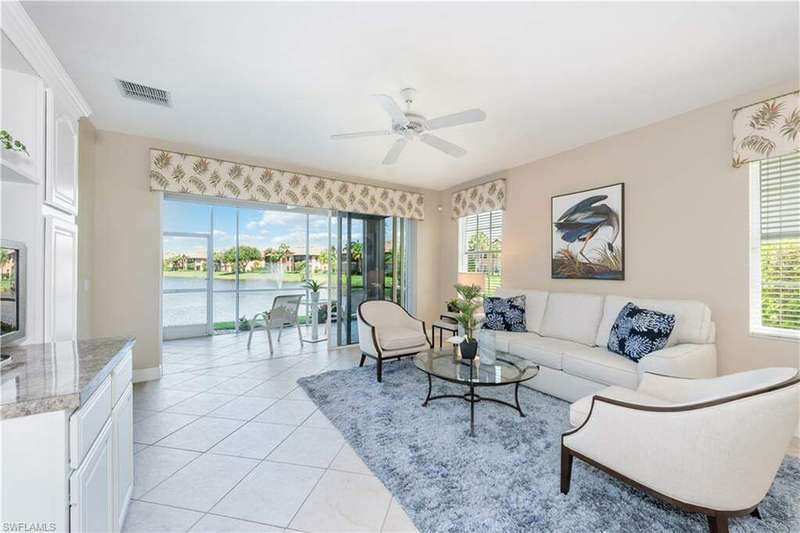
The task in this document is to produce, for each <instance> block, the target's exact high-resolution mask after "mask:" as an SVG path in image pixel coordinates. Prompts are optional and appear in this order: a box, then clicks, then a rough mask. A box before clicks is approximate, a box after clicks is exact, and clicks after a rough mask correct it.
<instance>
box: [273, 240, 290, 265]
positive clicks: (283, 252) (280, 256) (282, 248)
mask: <svg viewBox="0 0 800 533" xmlns="http://www.w3.org/2000/svg"><path fill="white" fill-rule="evenodd" d="M275 257H276V259H277V260H278V261H280V262H281V263H282V262H284V261H286V260H287V259H289V258H290V257H292V249H291V248H289V245H288V244H286V243H285V242H282V243H280V244H279V245H278V249H277V250H276V251H275Z"/></svg>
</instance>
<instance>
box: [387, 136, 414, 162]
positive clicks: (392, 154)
mask: <svg viewBox="0 0 800 533" xmlns="http://www.w3.org/2000/svg"><path fill="white" fill-rule="evenodd" d="M407 144H408V139H406V138H405V137H403V138H401V139H397V140H396V141H395V142H394V144H393V145H392V147H391V148H389V152H388V153H387V154H386V157H384V158H383V164H384V165H393V164H394V163H395V161H397V158H398V157H400V152H402V151H403V148H405V147H406V145H407Z"/></svg>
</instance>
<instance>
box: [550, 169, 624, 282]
mask: <svg viewBox="0 0 800 533" xmlns="http://www.w3.org/2000/svg"><path fill="white" fill-rule="evenodd" d="M550 273H551V277H552V279H593V280H607V281H608V280H610V281H623V280H624V279H625V184H624V183H614V184H611V185H605V186H602V187H595V188H592V189H586V190H582V191H576V192H570V193H565V194H559V195H556V196H553V197H551V199H550Z"/></svg>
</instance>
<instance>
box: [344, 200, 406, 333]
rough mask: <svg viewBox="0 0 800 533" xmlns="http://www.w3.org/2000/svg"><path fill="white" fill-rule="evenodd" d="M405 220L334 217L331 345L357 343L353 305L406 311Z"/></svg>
mask: <svg viewBox="0 0 800 533" xmlns="http://www.w3.org/2000/svg"><path fill="white" fill-rule="evenodd" d="M408 226H409V221H407V220H405V219H401V218H397V217H382V216H375V215H363V214H356V213H345V212H340V213H338V214H337V217H336V250H337V253H336V258H337V259H336V273H337V274H336V276H335V279H336V280H337V283H336V287H335V290H336V293H335V297H336V309H337V310H338V313H337V321H336V330H335V336H336V342H335V343H336V344H337V345H339V346H345V345H347V344H354V343H357V342H358V314H357V313H358V306H359V305H360V304H361V302H363V301H365V300H391V301H395V302H397V303H399V304H401V305H403V306H405V307H407V303H406V300H407V290H408V280H407V277H406V276H405V275H404V274H405V272H406V268H407V265H406V264H405V257H406V253H405V250H406V248H407V246H408V242H407V240H408V237H409V235H408V234H409V232H408V231H407V229H408Z"/></svg>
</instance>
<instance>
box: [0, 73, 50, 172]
mask: <svg viewBox="0 0 800 533" xmlns="http://www.w3.org/2000/svg"><path fill="white" fill-rule="evenodd" d="M2 79H3V90H2V91H0V106H1V107H2V110H3V123H2V129H4V130H6V131H8V133H9V134H10V135H11V136H12V137H13V138H14V139H15V140H17V141H20V142H21V143H22V144H24V145H25V148H26V149H27V152H28V153H27V154H26V153H25V152H17V151H12V150H0V159H2V162H3V164H2V167H3V168H2V176H3V180H6V179H9V180H14V181H21V182H23V183H31V182H32V183H41V182H42V176H43V175H44V132H45V89H44V84H43V83H42V80H41V79H39V78H37V77H36V76H31V75H28V74H23V73H21V72H15V71H13V70H6V69H3V71H2Z"/></svg>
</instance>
